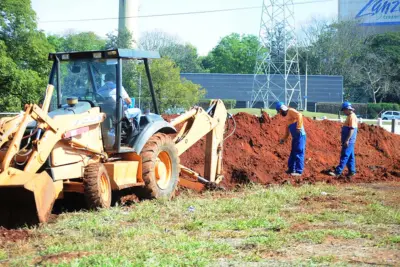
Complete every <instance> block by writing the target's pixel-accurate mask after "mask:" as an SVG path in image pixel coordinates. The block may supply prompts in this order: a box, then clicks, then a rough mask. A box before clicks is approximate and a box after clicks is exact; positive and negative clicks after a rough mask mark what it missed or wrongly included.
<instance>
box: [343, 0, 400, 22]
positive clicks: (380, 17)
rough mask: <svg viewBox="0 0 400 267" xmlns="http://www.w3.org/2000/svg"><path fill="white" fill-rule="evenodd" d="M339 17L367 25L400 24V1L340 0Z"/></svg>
mask: <svg viewBox="0 0 400 267" xmlns="http://www.w3.org/2000/svg"><path fill="white" fill-rule="evenodd" d="M339 18H340V19H342V20H358V21H360V24H361V25H365V26H381V25H382V26H383V25H400V1H399V0H339Z"/></svg>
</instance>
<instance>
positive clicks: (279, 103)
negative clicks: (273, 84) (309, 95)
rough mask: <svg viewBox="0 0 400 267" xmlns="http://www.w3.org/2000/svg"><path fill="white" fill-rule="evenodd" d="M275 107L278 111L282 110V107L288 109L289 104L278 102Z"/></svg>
mask: <svg viewBox="0 0 400 267" xmlns="http://www.w3.org/2000/svg"><path fill="white" fill-rule="evenodd" d="M275 109H276V111H277V112H279V110H281V109H282V110H283V111H286V110H288V108H287V106H286V105H285V104H284V103H283V102H278V103H276V106H275Z"/></svg>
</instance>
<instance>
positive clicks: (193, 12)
mask: <svg viewBox="0 0 400 267" xmlns="http://www.w3.org/2000/svg"><path fill="white" fill-rule="evenodd" d="M260 8H261V7H259V6H251V7H239V8H229V9H215V10H204V11H192V12H182V13H166V14H152V15H139V16H131V17H121V18H126V19H131V18H153V17H167V16H182V15H194V14H204V13H217V12H227V11H236V10H248V9H260ZM114 19H120V17H116V18H115V17H114V18H93V19H70V20H48V21H40V22H41V23H50V22H77V21H92V20H93V21H95V20H114Z"/></svg>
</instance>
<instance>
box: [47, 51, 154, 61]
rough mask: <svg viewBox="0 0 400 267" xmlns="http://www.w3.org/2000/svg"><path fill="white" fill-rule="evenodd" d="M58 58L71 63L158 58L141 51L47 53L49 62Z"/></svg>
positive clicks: (150, 52) (148, 52)
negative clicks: (84, 60) (87, 60)
mask: <svg viewBox="0 0 400 267" xmlns="http://www.w3.org/2000/svg"><path fill="white" fill-rule="evenodd" d="M56 58H58V59H59V60H60V61H73V60H77V59H108V58H122V59H139V60H143V59H156V58H160V54H159V53H158V52H157V51H142V50H135V49H112V50H97V51H80V52H58V53H49V60H55V59H56Z"/></svg>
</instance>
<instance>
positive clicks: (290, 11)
mask: <svg viewBox="0 0 400 267" xmlns="http://www.w3.org/2000/svg"><path fill="white" fill-rule="evenodd" d="M259 41H260V47H259V49H258V53H257V59H256V67H255V72H254V80H253V90H252V94H251V101H250V106H251V107H253V106H254V105H255V104H256V103H257V102H260V101H261V102H263V106H264V108H268V107H269V106H270V105H271V104H272V103H273V102H276V101H284V102H285V104H287V105H289V104H291V103H292V104H297V108H300V109H301V108H302V98H301V85H300V69H299V52H298V48H297V39H296V34H295V20H294V8H293V0H263V7H262V13H261V23H260V33H259Z"/></svg>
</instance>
